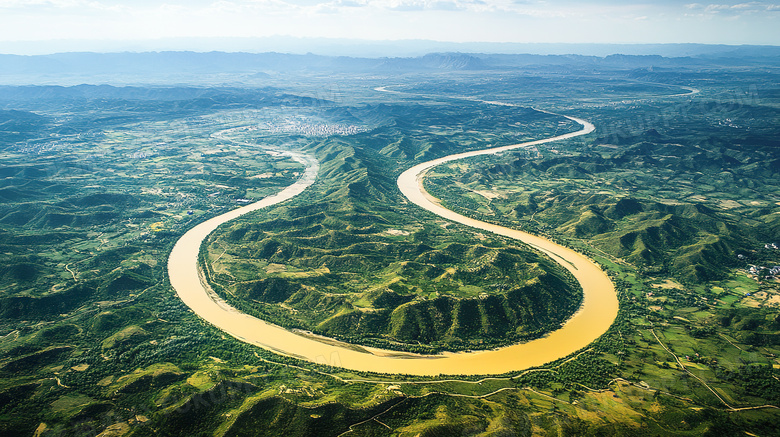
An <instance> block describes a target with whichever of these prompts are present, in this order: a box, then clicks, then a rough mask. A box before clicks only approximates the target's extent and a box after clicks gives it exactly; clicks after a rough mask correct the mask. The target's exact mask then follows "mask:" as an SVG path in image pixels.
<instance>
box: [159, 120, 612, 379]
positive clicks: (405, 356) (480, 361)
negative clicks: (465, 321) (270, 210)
mask: <svg viewBox="0 0 780 437" xmlns="http://www.w3.org/2000/svg"><path fill="white" fill-rule="evenodd" d="M567 118H569V119H570V120H573V121H575V122H577V123H579V124H580V125H582V129H581V130H579V131H576V132H572V133H568V134H565V135H559V136H556V137H551V138H546V139H542V140H537V141H529V142H526V143H521V144H515V145H511V146H503V147H497V148H491V149H485V150H478V151H473V152H466V153H459V154H455V155H450V156H447V157H444V158H439V159H436V160H433V161H428V162H425V163H422V164H419V165H416V166H414V167H412V168H410V169H409V170H407V171H405V172H404V173H402V174H401V176H400V177H399V178H398V187H399V189H400V190H401V192H402V193H403V194H404V195H405V196H406V197H407V198H408V199H409V200H410V201H411V202H413V203H415V204H417V205H419V206H420V207H422V208H425V209H427V210H428V211H430V212H432V213H434V214H437V215H439V216H441V217H444V218H446V219H448V220H451V221H455V222H458V223H461V224H464V225H466V226H470V227H473V228H476V229H481V230H484V231H487V232H492V233H495V234H499V235H504V236H506V237H510V238H514V239H516V240H519V241H522V242H524V243H526V244H528V245H530V246H532V247H534V248H536V249H538V250H540V251H542V252H544V253H546V254H547V255H549V256H550V257H551V258H552V259H553V260H555V261H556V262H558V263H560V264H561V265H562V266H563V267H565V268H566V269H567V270H569V271H570V272H571V273H572V274H573V275H574V277H575V278H576V279H577V281H579V283H580V284H581V286H582V289H583V302H582V305H581V307H580V308H579V310H578V311H577V312H576V313H575V314H574V315H573V316H572V317H571V318H570V319H569V320H568V321H566V323H565V324H564V325H563V326H562V327H561V328H560V329H558V330H556V331H553V332H550V333H549V334H547V335H546V336H544V337H542V338H539V339H536V340H531V341H528V342H525V343H518V344H514V345H510V346H506V347H502V348H498V349H492V350H484V351H472V352H445V353H441V354H437V355H420V354H412V353H405V352H396V351H389V350H383V349H377V348H371V347H363V346H357V345H351V344H348V343H343V342H339V341H336V340H334V339H330V338H326V337H321V336H317V335H314V334H310V333H304V332H298V331H290V330H287V329H285V328H282V327H280V326H277V325H273V324H271V323H267V322H265V321H263V320H260V319H258V318H256V317H253V316H250V315H247V314H244V313H241V312H240V311H238V310H236V309H235V308H233V307H231V306H230V305H228V304H227V303H226V302H225V301H223V300H222V299H220V298H219V297H217V296H216V295H215V294H214V293H213V292H211V291H210V288H209V287H208V286H207V285H205V284H204V282H203V277H202V275H201V273H200V272H199V269H198V252H199V250H200V245H201V243H202V242H203V241H204V240H205V239H206V237H208V235H209V234H210V233H211V232H213V231H214V230H215V229H216V228H217V227H218V226H219V225H221V224H222V223H225V222H228V221H230V220H233V219H235V218H237V217H239V216H241V215H243V214H246V213H248V212H251V211H256V210H258V209H261V208H265V207H268V206H271V205H274V204H277V203H279V202H283V201H285V200H288V199H291V198H292V197H294V196H296V195H298V194H300V193H301V192H303V190H305V189H306V188H307V187H308V186H310V185H311V184H312V183H313V182H314V180H315V178H316V175H317V172H318V169H319V165H318V163H317V161H316V160H315V159H314V158H313V157H311V156H308V155H304V154H299V153H289V156H291V157H292V158H293V159H295V160H296V161H298V162H301V163H302V164H304V165H305V166H306V170H305V172H304V175H303V176H302V177H301V178H300V179H299V180H298V181H297V182H295V183H294V184H293V185H291V186H289V187H287V188H285V189H284V190H282V191H281V192H279V193H278V194H275V195H273V196H269V197H266V198H264V199H262V200H260V201H258V202H256V203H253V204H251V205H247V206H245V207H242V208H237V209H235V210H232V211H230V212H228V213H225V214H223V215H220V216H218V217H214V218H212V219H210V220H208V221H206V222H203V223H201V224H199V225H197V226H195V227H194V228H193V229H191V230H190V231H188V232H187V233H185V234H184V235H183V236H182V237H181V238H180V239H179V241H178V242H177V243H176V245H175V246H174V248H173V250H172V251H171V254H170V257H169V259H168V275H169V278H170V281H171V285H172V286H173V288H174V290H176V294H177V295H178V296H179V298H180V299H181V300H182V301H183V302H184V303H185V304H186V305H187V306H188V307H190V309H192V310H193V311H194V312H195V314H197V315H198V316H199V317H201V318H202V319H204V320H205V321H207V322H209V323H211V324H212V325H214V326H216V327H218V328H219V329H221V330H222V331H224V332H226V333H227V334H230V335H231V336H233V337H235V338H237V339H239V340H241V341H244V342H246V343H249V344H253V345H256V346H259V347H262V348H265V349H268V350H271V351H274V352H276V353H278V354H282V355H287V356H291V357H296V358H299V359H303V360H306V361H311V362H315V363H319V364H326V365H331V366H336V367H342V368H346V369H351V370H359V371H366V372H377V373H386V374H409V375H439V374H449V375H456V374H461V375H483V374H503V373H510V372H514V371H519V370H523V369H527V368H530V367H536V366H541V365H544V364H545V363H548V362H550V361H554V360H557V359H559V358H563V357H566V356H568V355H570V354H572V353H574V352H576V351H578V350H580V349H582V348H584V347H586V346H587V345H588V344H590V343H592V342H593V341H594V340H596V339H597V338H598V337H599V336H601V335H602V334H603V333H604V332H606V331H607V329H609V327H610V326H611V325H612V322H613V321H614V320H615V317H617V312H618V300H617V295H616V293H615V289H614V286H613V284H612V281H610V279H609V277H608V276H607V274H606V273H605V272H604V271H603V270H601V268H600V267H599V266H598V265H596V264H595V263H594V262H593V261H591V260H590V259H588V258H587V257H585V256H584V255H582V254H580V253H578V252H575V251H573V250H571V249H569V248H566V247H564V246H561V245H559V244H556V243H553V242H551V241H549V240H547V239H544V238H541V237H538V236H534V235H531V234H528V233H525V232H522V231H518V230H514V229H510V228H506V227H503V226H497V225H493V224H489V223H485V222H482V221H479V220H475V219H471V218H468V217H465V216H462V215H460V214H457V213H455V212H453V211H450V210H448V209H446V208H443V207H442V206H441V205H440V204H439V202H438V201H437V199H435V198H433V197H431V196H430V195H429V194H428V193H427V192H426V191H425V190H424V189H423V187H422V179H423V177H424V176H425V173H426V172H427V171H428V170H430V169H431V168H433V167H435V166H437V165H439V164H442V163H445V162H449V161H454V160H457V159H462V158H466V157H470V156H477V155H485V154H495V153H499V152H502V151H506V150H510V149H516V148H521V147H529V146H533V145H537V144H543V143H548V142H552V141H559V140H563V139H567V138H573V137H576V136H579V135H585V134H588V133H590V132H592V131H593V130H594V129H595V128H594V126H593V125H592V124H590V123H588V122H586V121H584V120H580V119H577V118H574V117H567Z"/></svg>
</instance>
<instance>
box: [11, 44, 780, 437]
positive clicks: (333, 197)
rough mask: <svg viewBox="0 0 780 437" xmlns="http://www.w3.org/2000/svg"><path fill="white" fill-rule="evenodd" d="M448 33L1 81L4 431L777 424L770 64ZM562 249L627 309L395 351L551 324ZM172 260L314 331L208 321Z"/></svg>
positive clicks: (754, 428) (644, 431)
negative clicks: (241, 61) (292, 340)
mask: <svg viewBox="0 0 780 437" xmlns="http://www.w3.org/2000/svg"><path fill="white" fill-rule="evenodd" d="M446 56H449V57H446ZM446 56H444V55H442V56H439V57H436V56H433V57H428V58H426V59H425V60H424V61H419V63H417V62H418V61H417V60H414V59H412V60H403V61H400V60H399V61H383V62H384V63H382V62H379V61H377V62H374V61H371V62H369V61H365V62H362V61H361V62H362V63H360V66H357V67H356V66H355V65H356V64H358V62H357V61H354V60H352V61H350V62H352V64H351V65H352V66H350V67H349V68H348V67H346V66H344V64H339V62H342V63H344V62H347V61H346V60H343V59H340V60H332V61H329V62H330V64H328V63H326V62H325V61H324V60H322V64H321V65H320V67H317V68H319V70H317V69H314V67H311V66H310V67H307V68H308V69H298V70H296V69H295V68H297V67H294V66H292V67H285V66H284V62H285V61H284V60H283V57H281V56H279V57H277V58H276V59H277V61H276V62H277V63H276V64H275V67H274V68H276V69H277V70H276V72H275V71H272V70H270V69H269V70H268V72H267V73H265V75H261V74H257V73H258V71H257V70H253V71H252V72H251V75H250V74H249V73H245V72H234V73H230V74H232V76H230V75H228V74H226V75H222V76H219V79H218V80H219V84H214V83H208V82H205V81H204V82H201V83H199V84H197V85H192V82H190V84H188V85H181V84H171V83H170V82H168V83H154V84H149V85H138V84H137V83H138V81H140V79H138V80H136V82H133V83H134V85H131V86H108V85H101V86H91V85H74V86H4V87H2V89H0V127H1V128H0V161H1V162H2V166H0V177H1V178H2V179H1V180H2V185H0V261H1V262H0V278H2V281H0V313H1V314H2V319H0V374H2V378H1V379H0V435H20V434H21V435H36V436H53V435H68V436H86V435H104V436H105V435H133V436H144V435H153V434H154V435H187V436H189V435H219V436H238V435H253V434H255V433H256V430H258V429H262V430H264V432H265V433H266V434H268V435H277V434H279V435H286V436H289V435H301V436H305V435H342V434H352V435H366V436H375V435H376V436H378V435H402V436H406V435H409V436H414V435H453V434H456V435H457V434H462V435H480V434H482V435H490V434H493V435H523V436H530V435H680V436H683V435H713V434H718V435H746V434H748V433H749V434H754V435H772V434H775V433H777V423H778V421H777V417H778V414H779V410H780V409H778V406H780V405H779V404H780V398H778V395H777V394H778V393H780V385H778V384H780V382H778V381H779V380H778V378H780V373H779V372H780V361H778V354H780V346H779V344H780V343H778V341H777V339H778V336H779V335H780V325H779V323H780V319H779V318H778V308H780V298H779V297H778V296H780V289H779V288H778V287H780V285H779V284H778V280H777V278H776V276H775V275H774V274H773V273H772V268H773V267H774V266H776V265H780V251H778V250H777V249H776V248H775V247H776V244H775V243H780V241H778V240H780V238H778V235H780V234H778V231H779V228H778V223H780V221H778V217H780V199H778V198H777V193H778V192H780V190H778V186H779V185H780V182H779V181H778V174H780V173H779V172H778V167H777V160H778V154H777V146H778V144H777V140H776V139H777V126H778V113H777V111H778V108H779V107H780V101H778V96H780V94H778V92H777V89H776V88H777V87H776V83H777V77H776V76H777V75H776V72H775V70H774V68H775V67H774V64H773V63H772V61H771V60H761V59H762V58H760V57H758V58H745V59H740V60H739V61H736V60H735V61H733V62H732V61H729V62H732V64H729V65H725V63H726V61H724V60H723V59H720V60H711V59H710V60H708V59H703V60H696V62H694V61H691V60H690V59H683V58H680V59H666V58H661V59H660V60H659V59H655V58H654V59H652V60H651V59H647V58H643V57H635V58H631V57H623V58H609V59H607V58H593V59H582V58H571V59H562V58H558V57H556V58H554V59H549V60H540V59H539V58H533V59H530V60H529V59H527V58H523V57H516V58H512V57H490V56H485V57H484V58H480V59H481V64H479V65H481V67H480V69H479V70H469V69H468V68H458V69H453V68H451V66H453V65H464V66H468V65H477V64H476V62H475V61H474V62H472V61H473V60H472V61H469V62H466V60H468V59H465V60H463V62H454V61H456V60H457V61H461V60H462V59H460V58H457V56H460V55H454V54H451V55H446ZM462 56H467V55H462ZM476 56H478V55H475V57H476ZM767 59H770V58H767ZM298 61H299V60H298V59H297V58H296V59H295V60H294V62H293V61H290V63H291V65H292V64H295V62H298ZM445 61H446V62H445ZM258 62H259V61H258ZM719 62H721V63H724V64H719ZM652 63H658V64H657V65H654V66H653V67H654V68H650V67H651V66H652V65H650V64H652ZM246 65H249V61H247V64H246ZM252 65H262V63H260V62H259V63H258V64H252ZM295 65H299V64H295ZM374 65H379V67H375V66H374ZM388 66H393V68H395V69H396V70H393V71H392V72H388V71H386V70H383V69H384V68H389V67H388ZM487 67H489V68H487ZM5 68H11V67H5ZM284 68H289V70H285V71H284V72H283V73H278V71H279V70H283V69H284ZM350 69H352V70H350ZM399 71H400V72H402V73H403V74H397V73H398V72H399ZM102 74H104V76H103V77H104V78H109V79H110V77H111V76H110V74H114V73H111V72H106V73H102ZM116 74H119V73H116ZM131 74H132V70H128V71H125V72H121V75H119V76H117V78H118V79H117V81H119V80H120V79H119V78H121V79H122V80H124V81H130V79H127V78H128V77H130V76H129V75H131ZM250 76H251V77H250ZM14 77H15V78H17V79H14V80H19V79H18V77H20V76H14ZM77 77H82V76H77ZM139 77H140V76H139ZM181 77H187V78H188V79H187V80H191V81H195V79H194V78H193V76H191V75H190V76H184V75H183V76H181ZM293 79H294V80H293ZM133 80H135V79H133ZM161 80H162V79H161ZM242 81H243V82H242ZM250 82H251V84H249V83H250ZM224 83H232V84H241V83H244V85H240V86H239V85H236V86H233V85H224ZM381 87H385V88H384V90H385V91H390V92H383V91H381V90H380V91H377V88H381ZM680 90H684V91H683V92H681V91H680ZM693 90H698V91H699V92H697V93H694V92H693ZM464 98H465V99H464ZM495 103H501V104H495ZM557 114H566V115H569V116H571V117H575V119H569V118H566V117H563V116H561V115H557ZM578 120H587V121H588V122H590V123H592V124H593V128H594V129H593V130H592V132H590V133H589V134H588V135H576V134H577V133H579V132H583V131H582V124H581V123H579V122H578ZM555 137H557V140H556V141H554V142H543V141H542V140H544V139H549V138H555ZM529 142H533V143H532V144H524V143H529ZM512 145H522V147H515V148H512V147H511V146H512ZM495 148H501V149H500V150H491V149H495ZM510 149H511V150H510ZM482 150H487V151H489V153H487V154H484V155H478V154H477V151H482ZM471 152H475V153H473V154H472V155H473V156H463V155H461V156H460V158H462V159H458V160H457V161H447V162H440V165H436V166H434V167H430V168H427V169H426V170H423V172H424V173H423V174H424V178H423V179H422V180H420V179H418V177H417V175H418V172H420V171H421V169H420V168H419V167H417V168H416V170H414V171H413V172H412V173H404V172H405V171H407V170H409V169H413V168H415V166H418V165H425V164H424V163H426V162H430V161H432V160H437V159H441V160H446V159H447V158H446V157H448V156H451V155H456V156H458V155H460V154H469V153H471ZM313 160H316V162H317V163H318V164H317V165H315V164H313ZM434 162H435V161H434ZM315 172H316V178H315V177H314V175H315ZM403 175H405V176H403ZM399 177H403V178H404V179H403V180H405V181H406V182H403V181H402V182H401V183H399ZM296 181H297V182H296ZM302 181H303V182H302ZM304 185H306V188H305V189H303V186H304ZM289 187H297V188H295V191H294V194H295V195H294V196H292V197H289V198H287V197H286V195H285V194H283V193H285V192H287V193H288V194H289V193H292V192H290V191H285V190H288V189H290V188H289ZM422 190H424V191H427V192H428V193H430V195H431V196H433V197H434V198H436V199H438V202H434V203H433V206H430V210H429V209H428V208H429V207H428V206H426V207H424V208H421V207H420V206H418V204H417V203H416V202H426V201H429V200H425V199H426V198H425V197H424V196H422V197H421V194H422ZM269 196H270V197H269ZM274 196H283V198H285V199H286V200H284V201H281V202H279V203H274V202H273V200H274V199H277V200H279V199H280V198H279V197H276V198H275V197H274ZM415 196H417V197H415ZM261 199H268V200H266V202H267V203H261V204H260V205H256V207H259V206H263V207H262V208H260V209H256V210H253V211H251V212H246V213H245V214H241V213H242V212H244V211H246V210H242V209H241V208H246V207H247V205H249V207H252V206H251V205H252V204H253V202H256V201H258V200H261ZM421 199H422V200H421ZM272 203H273V204H272ZM436 205H441V207H443V208H447V210H451V211H452V213H448V212H444V211H443V210H440V209H435V208H438V207H437V206H436ZM439 212H441V215H438V214H439ZM224 214H230V215H229V216H228V217H235V218H234V219H232V220H230V221H225V222H222V221H221V220H218V221H217V222H213V221H212V222H209V220H210V219H212V218H217V217H221V216H223V215H224ZM239 215H240V216H239ZM476 221H478V222H479V223H484V224H480V225H479V226H478V227H474V226H471V225H470V224H473V223H475V222H476ZM202 224H203V225H202ZM199 226H206V227H207V228H208V229H207V230H205V231H204V230H203V229H204V228H202V227H201V228H198V227H199ZM191 229H201V231H199V232H202V233H201V234H200V236H199V237H197V238H194V239H192V240H189V243H188V244H189V245H187V246H185V245H182V246H177V241H181V239H182V237H184V236H185V235H187V232H188V231H190V230H191ZM497 229H508V230H510V231H509V232H507V234H508V236H507V235H506V234H500V233H496V232H494V230H497ZM212 230H213V232H211V231H212ZM502 232H504V231H502ZM520 232H526V233H527V234H523V235H528V234H532V235H535V236H538V237H541V238H543V239H544V241H552V242H554V243H556V244H558V245H559V246H552V247H553V248H552V249H550V250H549V251H547V252H546V254H545V251H544V250H542V251H540V250H539V249H540V248H543V247H544V244H547V243H543V242H542V240H537V241H536V242H532V244H531V245H528V244H526V243H524V242H522V241H520V240H517V239H515V238H514V237H513V235H516V233H520ZM206 235H208V236H206ZM523 238H528V237H523ZM201 239H203V243H202V244H201V243H200V241H201ZM185 241H187V240H185ZM773 244H774V245H773ZM561 247H570V248H572V249H573V252H572V253H581V254H583V255H584V257H583V258H582V259H586V258H585V257H587V258H588V259H592V260H593V261H594V262H595V263H596V264H593V265H592V266H593V268H594V269H595V270H594V271H598V272H602V270H603V272H605V273H599V274H600V275H601V278H602V280H603V281H606V282H608V283H611V284H614V291H615V293H616V297H617V300H618V302H617V304H619V306H618V305H615V306H614V307H611V308H613V309H614V312H613V313H610V312H609V311H605V312H599V311H597V312H596V318H595V319H593V320H589V321H585V323H586V324H587V325H589V327H591V328H594V329H593V330H592V331H589V330H586V329H581V328H580V329H578V331H580V332H582V334H583V336H582V337H581V340H580V341H579V342H575V343H571V345H570V346H569V347H568V351H564V352H562V353H557V354H552V353H551V354H550V355H549V356H541V358H538V360H537V361H532V360H531V361H529V362H523V361H522V359H524V358H525V357H518V356H512V357H509V358H507V359H506V361H505V364H502V365H501V366H496V367H489V366H483V365H481V364H479V363H476V362H475V364H471V363H468V365H465V366H464V367H462V368H461V367H451V368H448V367H446V366H443V365H440V366H436V365H434V367H431V368H427V369H426V370H425V371H419V372H417V371H415V369H414V368H413V366H414V362H415V361H421V362H432V363H433V362H435V361H437V360H433V359H431V360H406V359H398V357H400V356H420V355H422V356H426V355H433V354H441V356H444V357H450V356H461V357H467V356H474V357H479V356H480V355H484V354H491V353H500V352H501V351H505V350H511V348H512V347H513V346H512V345H518V346H523V345H530V344H534V342H537V341H542V342H543V341H554V340H555V338H556V335H557V333H559V332H561V331H564V332H565V329H566V327H569V326H570V325H572V324H574V323H575V321H576V320H577V318H578V317H579V316H580V314H582V313H583V312H585V311H580V312H578V311H577V310H578V309H580V308H581V305H583V302H584V304H585V305H586V308H587V306H588V305H589V301H588V296H589V290H588V288H587V287H588V284H589V283H590V281H578V280H575V279H576V278H578V277H579V276H578V274H579V272H580V269H579V268H578V269H577V273H574V272H572V271H570V270H567V269H566V268H564V267H562V266H561V265H560V264H559V263H558V261H559V260H558V258H556V257H555V256H554V255H553V257H552V258H551V257H550V256H548V255H549V254H550V253H553V254H555V253H559V252H560V251H561V249H560V248H561ZM172 251H173V254H172V255H170V256H169V254H171V253H172ZM177 253H178V254H177ZM178 256H184V257H185V258H187V259H188V261H186V264H187V265H188V266H190V267H188V268H189V269H190V273H189V274H188V275H185V276H186V277H187V278H189V279H188V280H190V281H191V282H190V283H189V285H187V287H194V286H200V280H199V279H197V276H194V275H196V273H193V272H197V268H198V267H200V268H201V269H202V272H203V277H204V280H205V281H206V283H207V284H208V285H209V286H210V287H211V288H212V289H213V292H214V293H215V294H216V295H218V296H219V298H220V299H222V300H223V301H224V302H226V303H227V304H229V305H230V306H232V307H234V308H235V309H237V310H238V311H240V312H242V313H245V314H247V315H249V316H251V317H254V318H260V319H263V320H266V321H268V322H270V323H273V324H276V325H278V326H280V327H282V328H284V331H283V332H289V331H288V330H291V331H292V332H296V333H298V334H295V335H294V336H295V337H296V338H304V339H306V341H313V342H314V343H316V344H319V345H323V346H322V349H321V350H318V351H316V353H315V356H313V357H311V356H306V355H305V354H299V353H296V352H294V350H293V352H292V353H290V352H289V351H285V349H284V348H277V351H278V352H279V353H276V352H273V351H269V350H267V349H266V348H263V347H258V346H256V345H254V344H247V343H246V341H240V340H238V339H236V338H234V337H233V336H232V335H231V334H233V333H232V332H231V331H230V330H224V331H223V330H222V329H219V328H218V327H216V326H214V323H217V324H221V323H222V322H215V321H212V320H209V319H208V318H205V320H204V318H201V317H200V316H199V313H198V312H197V311H196V312H193V311H192V310H191V309H190V307H189V306H188V305H185V304H184V303H183V302H182V301H181V299H180V298H179V296H182V293H181V292H179V291H178V290H179V287H178V286H177V281H178V279H177V275H176V274H170V273H169V269H170V266H171V264H172V263H173V264H177V265H178V261H176V260H177V257H178ZM563 257H564V258H568V257H569V255H566V254H563ZM596 266H598V267H597V268H596ZM193 277H194V278H195V282H192V280H193ZM580 284H581V286H580ZM583 296H584V301H583ZM613 296H614V295H613ZM182 297H183V296H182ZM572 316H573V317H574V318H573V319H571V318H572ZM241 317H243V316H241ZM238 318H239V314H237V313H231V314H230V316H228V317H227V321H226V322H224V323H234V322H236V321H237V320H238ZM570 319H571V321H570V322H568V323H567V320H570ZM583 320H585V319H583ZM564 323H565V325H564V328H563V329H560V326H561V324H564ZM575 326H576V325H575ZM596 327H598V329H596ZM306 331H308V332H309V333H306ZM301 334H305V336H301ZM272 335H277V334H272ZM322 337H328V338H332V339H334V340H335V341H338V342H340V343H337V344H338V345H339V346H338V347H340V348H343V349H334V347H333V342H329V341H328V342H326V341H325V340H323V339H322ZM286 338H287V337H279V338H278V340H281V341H282V343H283V344H282V346H285V347H286V346H288V344H287V343H289V342H288V341H287V340H286ZM312 339H318V340H316V341H315V340H312ZM264 343H267V342H265V341H264ZM346 344H350V345H352V346H349V347H348V346H346ZM361 349H363V350H371V351H379V350H382V351H383V352H381V354H382V358H389V359H391V360H392V361H388V363H392V364H387V365H386V366H385V365H384V364H383V365H382V366H384V367H382V366H377V367H373V366H352V365H351V362H350V360H351V357H352V355H350V354H352V353H355V354H358V355H360V356H364V355H366V354H363V353H360V352H356V351H358V350H361ZM334 350H335V351H336V353H333V352H334ZM544 350H545V352H547V351H550V352H552V351H553V349H551V348H547V347H545V348H544ZM304 352H305V351H304ZM377 353H379V352H377ZM377 356H378V357H379V356H380V355H377ZM410 363H411V364H410ZM415 373H420V374H418V375H413V374H415ZM439 374H443V375H444V376H440V375H439Z"/></svg>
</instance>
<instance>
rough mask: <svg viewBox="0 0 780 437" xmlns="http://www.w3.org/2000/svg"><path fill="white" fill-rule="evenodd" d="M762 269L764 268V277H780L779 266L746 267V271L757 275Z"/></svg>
mask: <svg viewBox="0 0 780 437" xmlns="http://www.w3.org/2000/svg"><path fill="white" fill-rule="evenodd" d="M762 270H766V271H767V274H766V278H767V279H772V278H774V277H778V278H780V266H774V267H761V266H750V268H749V269H748V273H750V274H751V275H758V274H759V273H761V271H762Z"/></svg>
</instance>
